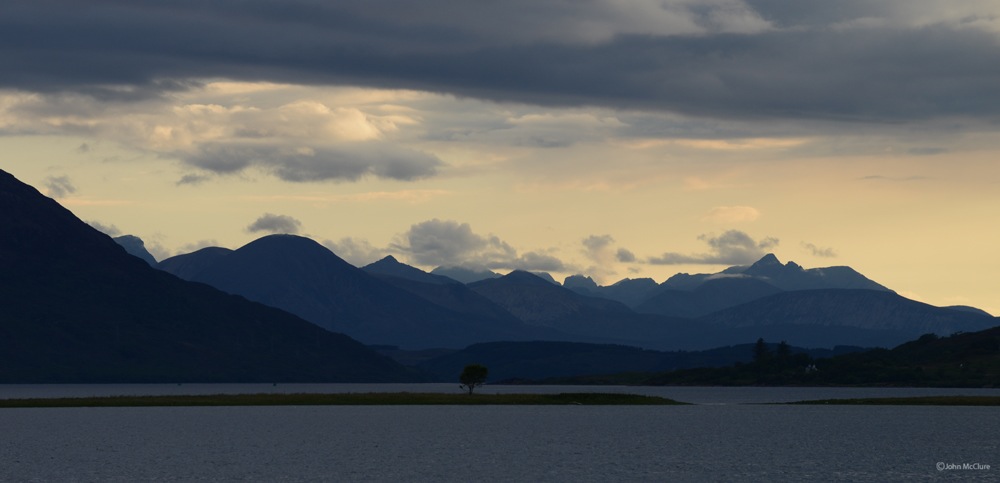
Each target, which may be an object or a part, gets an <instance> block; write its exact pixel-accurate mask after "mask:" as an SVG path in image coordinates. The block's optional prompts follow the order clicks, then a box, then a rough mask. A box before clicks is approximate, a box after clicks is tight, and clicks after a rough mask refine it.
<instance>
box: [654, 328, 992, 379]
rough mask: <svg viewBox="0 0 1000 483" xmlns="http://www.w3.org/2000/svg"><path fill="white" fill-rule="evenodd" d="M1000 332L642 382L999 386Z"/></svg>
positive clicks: (773, 359)
mask: <svg viewBox="0 0 1000 483" xmlns="http://www.w3.org/2000/svg"><path fill="white" fill-rule="evenodd" d="M998 381H1000V327H995V328H992V329H987V330H983V331H978V332H964V333H959V334H954V335H951V336H949V337H939V336H936V335H933V334H925V335H923V336H920V337H919V338H916V339H915V340H911V341H908V342H906V343H904V344H900V345H898V346H896V347H894V348H893V349H891V350H890V349H874V350H868V351H863V352H857V353H852V354H844V355H838V356H835V357H829V358H822V359H816V358H809V357H802V356H794V357H789V358H786V359H784V360H782V358H781V357H778V356H776V354H775V353H774V351H771V353H770V354H769V355H768V357H767V359H765V360H762V361H759V362H754V363H750V364H741V365H735V366H731V367H718V368H700V369H683V370H676V371H669V372H662V373H659V374H656V375H651V376H650V377H647V378H645V379H643V380H642V381H641V382H640V383H641V384H645V385H713V386H714V385H772V386H780V385H794V386H802V385H810V386H823V385H837V386H845V385H846V386H908V387H922V386H935V387H997V382H998Z"/></svg>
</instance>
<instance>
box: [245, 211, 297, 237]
mask: <svg viewBox="0 0 1000 483" xmlns="http://www.w3.org/2000/svg"><path fill="white" fill-rule="evenodd" d="M301 227H302V222H300V221H299V220H296V219H295V218H292V217H290V216H287V215H274V214H271V213H264V214H263V215H261V216H260V218H257V220H256V221H254V222H253V223H251V224H250V225H249V226H247V228H246V230H247V232H249V233H257V232H262V231H263V232H268V233H288V234H295V233H298V232H299V228H301Z"/></svg>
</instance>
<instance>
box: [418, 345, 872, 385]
mask: <svg viewBox="0 0 1000 483" xmlns="http://www.w3.org/2000/svg"><path fill="white" fill-rule="evenodd" d="M753 347H754V344H741V345H736V346H726V347H718V348H714V349H709V350H704V351H683V352H681V351H677V352H663V351H654V350H644V349H640V348H638V347H630V346H623V345H609V344H584V343H574V342H537V341H534V342H489V343H484V344H474V345H471V346H469V347H466V348H465V349H462V350H460V351H457V352H452V353H448V354H445V355H441V356H438V357H435V358H433V359H430V360H427V361H424V362H421V363H420V364H419V365H418V367H419V368H420V369H421V370H423V371H424V372H427V373H428V374H430V375H432V376H433V377H435V378H436V379H437V380H440V381H449V382H450V381H453V380H455V378H456V377H457V375H458V374H460V373H461V371H462V368H463V367H464V366H465V365H466V364H469V363H473V362H474V363H478V364H483V365H485V366H487V367H488V368H489V370H490V380H491V381H494V382H498V381H504V380H517V381H539V380H543V379H549V378H571V377H578V378H580V381H585V380H586V381H591V382H593V381H598V380H601V378H599V377H595V376H601V375H605V376H607V375H612V374H621V373H651V372H657V371H668V370H678V369H686V368H694V367H722V366H731V365H733V364H735V363H737V362H740V363H747V362H750V361H751V360H752V358H753ZM772 348H773V347H772ZM861 350H863V349H862V348H860V347H838V348H837V349H836V350H818V349H801V348H791V351H792V352H794V353H804V354H808V355H809V356H810V357H829V356H832V355H836V354H844V353H848V352H855V351H861ZM584 376H586V377H584ZM622 377H623V378H624V379H627V377H628V376H627V375H626V376H622ZM606 380H618V379H613V378H606Z"/></svg>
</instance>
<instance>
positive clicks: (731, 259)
mask: <svg viewBox="0 0 1000 483" xmlns="http://www.w3.org/2000/svg"><path fill="white" fill-rule="evenodd" d="M698 239H699V240H701V241H703V242H705V243H707V244H708V247H709V252H708V253H703V254H694V255H684V254H681V253H674V252H667V253H664V254H663V255H661V256H658V257H650V258H649V259H647V263H650V264H653V265H686V264H693V265H745V264H750V263H753V262H755V261H757V260H759V259H760V258H761V257H763V256H764V255H766V254H767V253H768V251H769V250H770V249H772V248H774V247H776V246H777V245H778V239H777V238H772V237H767V238H764V239H762V240H760V241H756V240H754V239H753V238H751V237H750V235H747V234H746V233H744V232H742V231H739V230H728V231H726V232H724V233H723V234H722V235H719V236H710V235H701V236H699V237H698Z"/></svg>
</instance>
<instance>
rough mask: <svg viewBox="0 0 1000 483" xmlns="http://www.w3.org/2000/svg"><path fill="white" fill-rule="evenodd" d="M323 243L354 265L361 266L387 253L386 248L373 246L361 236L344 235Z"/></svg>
mask: <svg viewBox="0 0 1000 483" xmlns="http://www.w3.org/2000/svg"><path fill="white" fill-rule="evenodd" d="M323 245H324V246H326V247H327V248H329V249H330V251H332V252H333V253H335V254H336V255H337V256H339V257H340V258H343V259H344V260H346V261H347V263H350V264H351V265H354V266H355V267H363V266H365V265H368V264H369V263H372V262H374V261H377V260H380V259H382V258H384V257H385V256H386V255H387V254H388V251H387V250H386V249H384V248H378V247H375V246H374V245H372V244H371V243H369V242H368V240H365V239H361V238H353V237H344V238H341V239H340V240H338V241H333V240H325V241H323Z"/></svg>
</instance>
